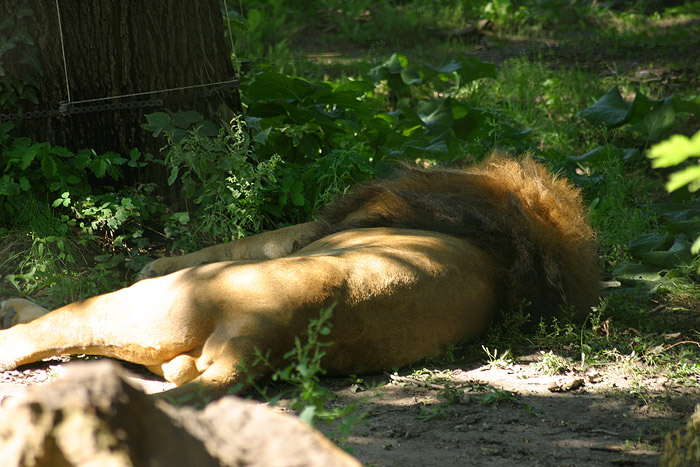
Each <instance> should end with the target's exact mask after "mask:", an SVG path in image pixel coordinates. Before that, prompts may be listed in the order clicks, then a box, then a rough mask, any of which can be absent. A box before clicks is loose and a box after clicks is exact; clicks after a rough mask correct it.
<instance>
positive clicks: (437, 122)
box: [417, 98, 454, 134]
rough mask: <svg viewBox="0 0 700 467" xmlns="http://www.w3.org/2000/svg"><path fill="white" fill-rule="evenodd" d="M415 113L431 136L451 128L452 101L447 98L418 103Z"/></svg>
mask: <svg viewBox="0 0 700 467" xmlns="http://www.w3.org/2000/svg"><path fill="white" fill-rule="evenodd" d="M417 113H418V116H419V117H420V119H421V121H422V122H423V123H424V124H425V126H426V127H427V128H428V130H429V131H430V133H432V134H441V133H444V132H445V131H446V130H448V129H450V128H452V125H453V123H454V118H453V116H452V101H451V99H449V98H448V99H435V100H429V101H420V102H419V103H418V107H417Z"/></svg>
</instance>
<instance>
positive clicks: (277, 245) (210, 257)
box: [137, 222, 324, 280]
mask: <svg viewBox="0 0 700 467" xmlns="http://www.w3.org/2000/svg"><path fill="white" fill-rule="evenodd" d="M323 233H324V227H323V224H321V223H319V222H306V223H304V224H298V225H292V226H289V227H284V228H281V229H278V230H273V231H271V232H265V233H261V234H258V235H252V236H250V237H245V238H241V239H239V240H234V241H231V242H228V243H222V244H219V245H214V246H210V247H208V248H204V249H202V250H199V251H195V252H194V253H190V254H187V255H182V256H172V257H167V258H159V259H157V260H155V261H153V262H151V263H149V264H147V265H146V266H144V268H143V269H141V271H140V272H139V274H138V276H137V278H138V280H141V279H147V278H149V277H158V276H164V275H166V274H170V273H173V272H175V271H179V270H181V269H186V268H190V267H193V266H200V265H202V264H209V263H217V262H219V261H246V260H258V261H260V260H267V259H276V258H281V257H284V256H288V255H290V254H292V253H294V252H295V251H297V250H299V249H301V248H303V247H305V246H306V245H308V244H309V243H311V242H313V241H315V240H316V239H317V238H319V237H320V236H321V235H322V234H323Z"/></svg>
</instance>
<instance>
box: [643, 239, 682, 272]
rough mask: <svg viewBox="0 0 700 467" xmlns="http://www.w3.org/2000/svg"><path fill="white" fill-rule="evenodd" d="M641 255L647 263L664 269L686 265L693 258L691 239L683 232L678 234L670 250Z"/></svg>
mask: <svg viewBox="0 0 700 467" xmlns="http://www.w3.org/2000/svg"><path fill="white" fill-rule="evenodd" d="M640 256H641V258H642V260H644V262H645V263H648V264H652V265H655V266H659V267H662V268H664V269H670V268H675V267H679V266H684V265H687V264H689V263H690V262H691V261H692V260H693V255H692V254H691V253H690V241H689V240H688V237H686V236H685V235H683V234H680V235H677V236H676V238H675V239H674V242H673V245H672V246H671V248H669V249H668V250H666V251H650V252H648V253H644V254H642V255H640Z"/></svg>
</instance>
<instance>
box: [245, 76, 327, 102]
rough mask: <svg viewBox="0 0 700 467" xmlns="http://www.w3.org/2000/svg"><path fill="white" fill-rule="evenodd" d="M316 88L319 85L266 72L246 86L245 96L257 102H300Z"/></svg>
mask: <svg viewBox="0 0 700 467" xmlns="http://www.w3.org/2000/svg"><path fill="white" fill-rule="evenodd" d="M318 87H319V85H314V84H311V83H309V82H308V81H304V80H301V79H299V78H289V77H287V76H285V75H283V74H280V73H274V72H271V71H267V72H262V73H259V74H257V75H255V80H254V81H253V82H252V83H251V84H250V86H248V89H247V95H248V98H249V99H252V100H258V101H270V100H295V101H301V100H302V99H303V98H304V97H305V96H308V95H309V94H311V93H312V92H313V91H314V89H317V88H318Z"/></svg>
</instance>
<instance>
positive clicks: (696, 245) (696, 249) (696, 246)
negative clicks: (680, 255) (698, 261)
mask: <svg viewBox="0 0 700 467" xmlns="http://www.w3.org/2000/svg"><path fill="white" fill-rule="evenodd" d="M690 252H691V253H692V254H694V255H697V254H698V253H700V237H698V238H696V239H695V241H694V242H693V246H691V247H690Z"/></svg>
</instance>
